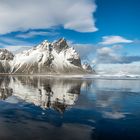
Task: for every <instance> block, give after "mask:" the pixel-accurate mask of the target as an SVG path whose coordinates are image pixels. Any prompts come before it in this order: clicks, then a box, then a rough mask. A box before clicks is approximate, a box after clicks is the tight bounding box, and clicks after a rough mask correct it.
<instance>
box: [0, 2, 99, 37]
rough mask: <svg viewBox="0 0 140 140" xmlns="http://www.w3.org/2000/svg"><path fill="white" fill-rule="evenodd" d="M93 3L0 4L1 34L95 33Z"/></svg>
mask: <svg viewBox="0 0 140 140" xmlns="http://www.w3.org/2000/svg"><path fill="white" fill-rule="evenodd" d="M95 11H96V4H95V2H94V1H92V0H59V1H58V0H23V1H21V0H12V1H9V0H2V1H0V34H5V33H9V32H12V31H24V30H28V29H44V28H52V27H55V26H59V25H60V26H63V27H64V28H65V29H71V30H75V31H78V32H94V31H97V28H96V27H95V19H94V17H93V13H94V12H95Z"/></svg>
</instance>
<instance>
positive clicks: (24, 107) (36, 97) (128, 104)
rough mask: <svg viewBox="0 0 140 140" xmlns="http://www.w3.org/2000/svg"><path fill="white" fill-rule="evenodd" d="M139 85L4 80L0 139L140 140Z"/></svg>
mask: <svg viewBox="0 0 140 140" xmlns="http://www.w3.org/2000/svg"><path fill="white" fill-rule="evenodd" d="M139 85H140V81H139V80H103V79H102V80H101V79H100V80H98V79H91V80H89V79H78V78H77V79H76V78H74V79H68V78H64V79H63V78H49V77H45V76H1V77H0V99H1V101H0V130H1V131H0V139H2V140H3V139H6V140H19V139H20V140H24V139H26V140H28V139H29V140H46V139H55V140H63V139H67V140H94V139H97V140H104V139H107V140H112V139H113V140H118V139H127V140H131V139H133V140H137V139H140V135H139V133H140V131H139V126H140V111H139V107H140V86H139Z"/></svg>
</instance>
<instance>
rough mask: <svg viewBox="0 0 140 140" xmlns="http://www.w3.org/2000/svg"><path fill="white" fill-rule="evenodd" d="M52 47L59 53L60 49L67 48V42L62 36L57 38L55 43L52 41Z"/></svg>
mask: <svg viewBox="0 0 140 140" xmlns="http://www.w3.org/2000/svg"><path fill="white" fill-rule="evenodd" d="M53 48H54V49H55V50H56V51H57V52H58V53H59V52H60V51H61V50H64V49H67V48H68V44H67V42H66V40H65V39H64V38H62V39H59V40H58V41H56V42H55V43H53Z"/></svg>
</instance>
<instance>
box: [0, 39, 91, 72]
mask: <svg viewBox="0 0 140 140" xmlns="http://www.w3.org/2000/svg"><path fill="white" fill-rule="evenodd" d="M0 73H9V74H62V73H65V74H85V73H93V70H92V69H91V67H90V66H89V65H82V64H81V59H80V56H79V54H78V53H77V52H76V51H75V50H74V48H72V47H69V46H68V44H67V42H66V40H65V39H64V38H62V39H59V40H58V41H56V42H53V43H50V42H48V41H47V40H45V41H43V42H42V43H41V44H39V45H37V46H35V47H33V48H31V49H29V50H26V51H23V52H21V53H18V54H15V55H13V54H12V53H11V52H10V51H8V50H6V49H0Z"/></svg>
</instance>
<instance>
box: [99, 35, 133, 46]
mask: <svg viewBox="0 0 140 140" xmlns="http://www.w3.org/2000/svg"><path fill="white" fill-rule="evenodd" d="M102 39H103V41H102V42H100V44H102V45H111V44H117V43H132V42H133V41H132V40H128V39H125V38H124V37H121V36H104V37H102Z"/></svg>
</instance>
